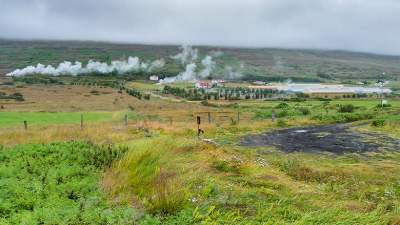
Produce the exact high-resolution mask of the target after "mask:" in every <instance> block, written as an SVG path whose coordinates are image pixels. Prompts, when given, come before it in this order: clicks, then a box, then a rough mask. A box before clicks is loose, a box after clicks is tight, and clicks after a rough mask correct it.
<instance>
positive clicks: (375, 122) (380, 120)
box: [371, 119, 386, 127]
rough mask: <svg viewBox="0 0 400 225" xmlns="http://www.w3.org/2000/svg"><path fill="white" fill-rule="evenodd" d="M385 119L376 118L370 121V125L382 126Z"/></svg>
mask: <svg viewBox="0 0 400 225" xmlns="http://www.w3.org/2000/svg"><path fill="white" fill-rule="evenodd" d="M385 123H386V121H385V120H384V119H377V120H374V121H372V123H371V125H372V126H374V127H384V126H385Z"/></svg>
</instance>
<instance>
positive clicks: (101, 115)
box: [0, 112, 122, 127]
mask: <svg viewBox="0 0 400 225" xmlns="http://www.w3.org/2000/svg"><path fill="white" fill-rule="evenodd" d="M81 114H83V118H84V121H86V122H99V121H111V120H113V119H114V116H113V114H114V113H112V112H82V113H81V112H58V113H49V112H0V126H1V127H11V126H17V125H21V126H22V124H23V121H24V120H26V121H27V122H28V124H30V125H51V124H80V121H81ZM121 119H122V117H121Z"/></svg>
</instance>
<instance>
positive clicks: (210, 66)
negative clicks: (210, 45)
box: [199, 55, 216, 78]
mask: <svg viewBox="0 0 400 225" xmlns="http://www.w3.org/2000/svg"><path fill="white" fill-rule="evenodd" d="M201 64H202V65H203V66H204V69H203V70H202V71H201V72H200V73H199V76H200V77H201V78H206V77H208V76H210V74H211V72H212V71H213V70H214V68H215V66H216V63H215V62H214V61H213V59H212V57H211V56H209V55H208V56H206V57H205V58H204V59H203V60H201Z"/></svg>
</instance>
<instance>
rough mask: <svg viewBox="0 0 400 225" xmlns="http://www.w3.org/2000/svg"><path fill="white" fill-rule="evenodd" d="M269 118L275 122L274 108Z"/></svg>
mask: <svg viewBox="0 0 400 225" xmlns="http://www.w3.org/2000/svg"><path fill="white" fill-rule="evenodd" d="M271 119H272V122H275V110H272V115H271Z"/></svg>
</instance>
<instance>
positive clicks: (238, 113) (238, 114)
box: [237, 111, 240, 123]
mask: <svg viewBox="0 0 400 225" xmlns="http://www.w3.org/2000/svg"><path fill="white" fill-rule="evenodd" d="M239 121H240V112H239V111H238V112H237V123H239Z"/></svg>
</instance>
